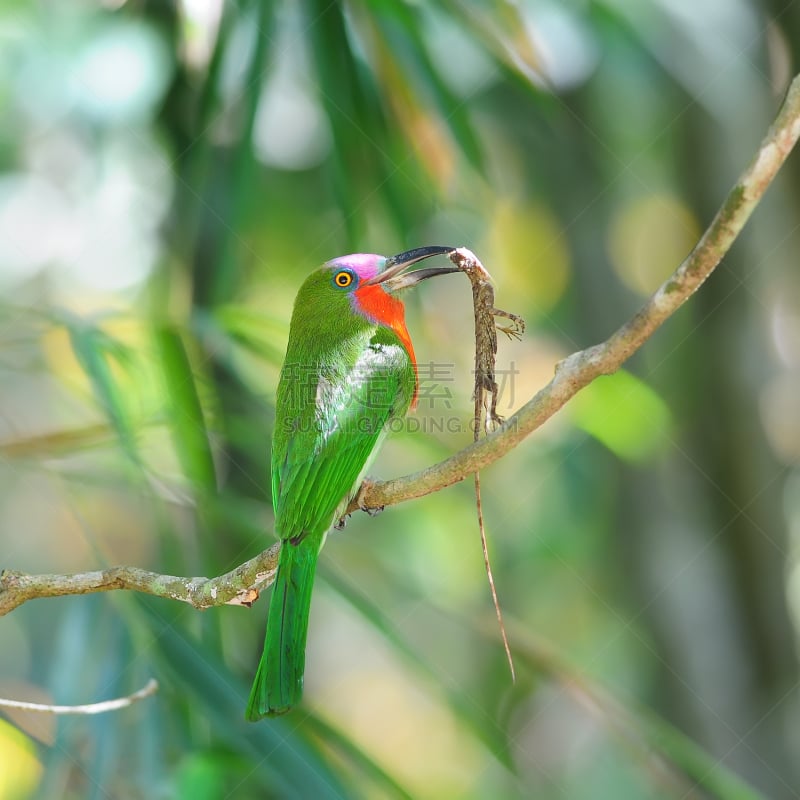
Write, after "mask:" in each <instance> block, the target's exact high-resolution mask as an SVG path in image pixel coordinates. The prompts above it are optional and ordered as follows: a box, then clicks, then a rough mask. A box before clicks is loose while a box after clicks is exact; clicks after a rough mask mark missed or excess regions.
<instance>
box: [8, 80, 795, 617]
mask: <svg viewBox="0 0 800 800" xmlns="http://www.w3.org/2000/svg"><path fill="white" fill-rule="evenodd" d="M798 137H800V76H797V77H795V79H794V80H793V81H792V83H791V85H790V87H789V91H788V93H787V95H786V98H785V100H784V102H783V105H782V106H781V109H780V111H779V112H778V115H777V117H776V118H775V121H774V122H773V124H772V125H771V127H770V129H769V131H768V132H767V135H766V136H765V137H764V140H763V141H762V143H761V145H760V147H759V149H758V151H757V152H756V154H755V157H754V158H753V160H752V162H751V163H750V165H749V166H748V167H747V169H746V170H745V171H744V172H743V173H742V175H741V177H740V178H739V180H738V182H737V183H736V185H735V186H734V187H733V189H732V190H731V191H730V193H729V194H728V197H727V198H726V199H725V202H724V203H723V205H722V207H721V208H720V210H719V211H718V213H717V215H716V216H715V217H714V220H713V221H712V223H711V225H710V226H709V227H708V229H707V230H706V232H705V233H704V234H703V236H702V238H701V239H700V241H699V242H698V243H697V245H696V246H695V248H694V249H693V250H692V252H691V253H690V254H689V255H688V256H687V258H686V259H685V260H684V262H683V263H682V264H681V265H680V266H679V267H678V268H677V269H676V270H675V272H674V273H673V275H672V276H671V277H670V278H669V279H668V280H667V281H665V282H664V284H663V285H662V286H661V287H659V289H658V290H657V291H656V292H655V294H653V296H652V297H651V298H650V299H649V300H648V301H647V302H646V303H645V304H644V306H642V308H641V309H640V310H639V311H638V312H637V313H636V314H635V315H634V316H633V317H632V318H631V319H630V320H629V321H628V322H626V323H625V324H624V325H622V327H620V328H619V329H618V330H617V331H616V332H615V333H614V334H613V335H612V336H611V337H610V338H608V339H607V340H606V341H605V342H603V343H602V344H598V345H595V346H593V347H590V348H588V349H586V350H581V351H580V352H578V353H573V354H572V355H571V356H569V357H568V358H565V359H564V360H563V361H561V362H560V363H559V364H558V365H557V366H556V374H555V377H554V378H553V380H551V381H550V383H548V384H547V386H545V387H544V388H543V389H541V390H540V391H539V392H537V394H536V395H535V396H534V397H533V398H531V400H529V401H528V402H527V403H526V404H525V405H524V406H523V407H522V408H521V409H520V410H519V411H518V412H517V413H516V414H514V415H513V416H511V417H509V418H508V419H507V420H506V421H505V422H504V423H503V425H501V426H500V427H499V428H497V429H496V430H495V431H494V432H493V433H491V434H490V435H488V436H486V437H485V438H483V439H481V440H479V441H477V442H474V443H473V444H471V445H469V446H468V447H466V448H464V449H463V450H461V451H460V452H458V453H456V454H455V455H453V456H451V457H450V458H448V459H446V460H444V461H442V462H440V463H438V464H434V465H433V466H431V467H428V468H427V469H424V470H422V471H420V472H415V473H413V474H412V475H406V476H404V477H401V478H395V479H394V480H389V481H368V482H365V484H364V485H363V486H362V488H361V490H360V491H359V493H358V496H357V498H356V500H354V501H353V503H352V504H351V507H350V509H349V511H356V510H358V509H359V508H366V509H372V508H379V507H381V506H388V505H394V504H395V503H400V502H403V501H405V500H411V499H413V498H416V497H422V496H423V495H426V494H431V493H432V492H436V491H439V490H440V489H443V488H444V487H446V486H450V485H452V484H454V483H457V482H459V481H461V480H463V479H464V478H466V477H468V476H470V475H473V474H474V473H475V472H477V471H478V470H481V469H484V468H485V467H487V466H489V465H490V464H491V463H493V462H494V461H497V459H499V458H502V457H503V456H504V455H505V454H506V453H508V452H509V451H510V450H512V449H514V448H515V447H516V446H517V445H518V444H519V443H520V442H521V441H522V440H523V439H524V438H526V437H527V436H529V435H530V434H531V433H532V432H533V431H535V430H536V429H537V428H538V427H540V426H541V425H542V424H543V423H544V422H546V421H547V420H548V419H550V417H552V416H553V415H554V414H555V413H556V412H557V411H558V410H559V409H560V408H561V407H562V406H563V405H564V404H565V403H566V402H567V401H568V400H569V399H570V398H572V397H573V396H574V395H575V394H576V393H577V392H578V391H580V390H581V389H582V388H583V387H584V386H587V385H588V384H589V383H591V382H592V381H593V380H594V379H595V378H597V377H599V376H600V375H610V374H611V373H613V372H616V371H617V370H618V369H619V368H620V366H621V365H622V364H623V363H624V362H625V361H626V360H627V359H629V358H630V357H631V356H632V355H633V354H634V353H635V352H636V351H637V350H638V349H639V348H640V347H641V346H642V345H643V344H644V343H645V342H646V341H647V340H648V339H649V338H650V336H651V335H652V334H653V332H654V331H655V330H657V329H658V328H659V327H660V326H661V325H663V324H664V322H665V321H666V320H667V319H668V318H669V317H670V316H671V315H672V314H674V313H675V311H677V310H678V308H680V307H681V306H682V305H683V304H684V303H685V302H686V301H687V300H688V299H689V298H690V297H691V296H692V294H694V292H695V291H696V290H697V289H698V288H699V287H700V285H701V284H702V283H703V281H705V279H706V278H707V277H708V276H709V275H710V274H711V273H712V272H713V271H714V269H715V268H716V267H717V265H718V264H719V263H720V261H721V260H722V258H723V256H724V255H725V254H726V253H727V252H728V250H729V249H730V247H731V245H732V244H733V242H734V241H735V239H736V237H737V236H738V235H739V234H740V233H741V231H742V229H743V228H744V226H745V223H746V222H747V220H748V219H749V218H750V215H751V214H752V213H753V210H754V209H755V208H756V206H757V205H758V203H759V202H760V201H761V198H762V197H763V195H764V193H765V192H766V190H767V187H768V186H769V185H770V183H771V182H772V180H773V178H774V177H775V175H776V174H777V172H778V170H779V169H780V167H781V166H782V165H783V163H784V161H785V160H786V158H787V157H788V155H789V153H790V152H791V150H792V148H793V147H794V146H795V144H796V142H797V139H798ZM278 551H279V545H277V544H275V545H273V546H272V547H270V548H269V549H268V550H265V551H264V552H263V553H261V554H259V555H258V556H256V557H255V558H253V559H251V560H250V561H247V562H245V563H244V564H242V565H240V566H239V567H237V568H236V569H234V570H232V571H231V572H227V573H225V574H224V575H220V576H219V577H216V578H180V577H176V576H172V575H159V574H157V573H154V572H148V571H146V570H141V569H137V568H135V567H112V568H111V569H107V570H101V571H95V572H87V573H81V574H76V575H25V574H22V573H19V572H12V571H9V570H7V571H4V572H2V573H0V616H2V615H3V614H7V613H8V612H9V611H11V610H12V609H14V608H16V607H17V606H19V605H21V604H22V603H24V602H26V601H27V600H31V599H33V598H37V597H59V596H63V595H73V594H87V593H89V592H104V591H109V590H112V589H133V590H135V591H139V592H146V593H147V594H152V595H157V596H159V597H167V598H170V599H173V600H181V601H183V602H186V603H190V604H191V605H193V606H194V607H195V608H199V609H203V608H210V607H212V606H218V605H223V604H226V603H227V604H233V605H250V604H251V603H252V602H253V601H254V600H255V599H256V598H257V597H258V592H259V590H260V589H262V588H264V587H266V586H268V585H269V584H270V583H271V582H272V580H273V579H274V575H275V568H276V565H277V556H278Z"/></svg>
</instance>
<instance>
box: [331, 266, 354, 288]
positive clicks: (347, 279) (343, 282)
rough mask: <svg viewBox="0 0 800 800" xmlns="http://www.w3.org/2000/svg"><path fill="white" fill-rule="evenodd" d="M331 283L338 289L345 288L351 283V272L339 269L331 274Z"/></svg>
mask: <svg viewBox="0 0 800 800" xmlns="http://www.w3.org/2000/svg"><path fill="white" fill-rule="evenodd" d="M333 283H334V285H335V286H338V287H339V288H340V289H346V288H347V287H348V286H350V285H351V284H352V283H353V273H352V272H350V271H349V270H346V269H343V270H340V271H339V272H337V273H336V274H335V275H334V276H333Z"/></svg>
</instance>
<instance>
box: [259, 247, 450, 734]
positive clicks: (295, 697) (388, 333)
mask: <svg viewBox="0 0 800 800" xmlns="http://www.w3.org/2000/svg"><path fill="white" fill-rule="evenodd" d="M453 249H454V248H452V247H421V248H418V249H416V250H409V251H408V252H405V253H400V254H399V255H396V256H392V257H390V258H384V257H383V256H379V255H373V254H365V253H358V254H355V255H349V256H342V257H341V258H335V259H333V261H328V262H327V263H326V264H323V266H322V267H320V268H319V269H318V270H316V271H315V272H312V273H311V275H309V277H308V278H307V279H306V281H305V283H304V284H303V285H302V286H301V287H300V291H299V292H298V294H297V299H296V300H295V304H294V311H293V312H292V321H291V325H290V328H289V343H288V346H287V349H286V358H285V360H284V363H283V368H282V369H281V374H280V379H279V381H278V393H277V398H276V415H275V427H274V429H273V436H272V503H273V507H274V510H275V531H276V533H277V534H278V535H279V536H280V538H281V549H280V555H279V558H278V571H277V574H276V576H275V584H274V587H273V589H272V597H271V599H270V604H269V618H268V620H267V634H266V639H265V641H264V652H263V654H262V656H261V661H260V662H259V665H258V672H257V673H256V677H255V681H254V683H253V688H252V690H251V691H250V700H249V702H248V704H247V718H248V719H249V720H251V721H256V720H258V719H261V718H262V717H265V716H271V715H274V714H282V713H284V712H286V711H288V710H289V709H290V708H291V707H292V706H293V705H295V704H296V703H297V702H299V700H300V697H301V695H302V692H303V670H304V667H305V649H306V633H307V631H308V613H309V607H310V604H311V586H312V584H313V582H314V570H315V567H316V564H317V556H318V555H319V551H320V548H321V547H322V544H323V542H324V541H325V536H326V534H327V532H328V531H329V530H330V528H331V527H332V526H333V525H334V523H336V522H337V521H338V520H339V519H340V518H341V517H342V515H343V514H344V513H345V510H346V509H347V507H348V505H349V504H350V501H351V500H352V499H353V497H354V496H355V494H356V492H357V491H358V488H359V485H360V484H361V480H362V478H363V477H364V474H365V472H366V470H367V468H368V466H369V464H370V463H371V460H372V458H373V456H374V455H375V453H376V452H377V449H378V446H379V445H380V443H381V441H382V440H383V437H384V435H385V433H386V430H387V426H388V425H389V424H390V423H391V422H392V421H393V420H395V419H398V418H402V417H404V416H405V414H406V412H407V411H408V409H409V407H411V406H412V404H413V403H414V401H415V399H416V394H417V380H418V378H417V365H416V361H415V358H414V348H413V347H412V345H411V338H410V337H409V335H408V330H407V328H406V324H405V309H404V306H403V303H402V301H401V300H400V299H399V298H398V296H397V294H398V292H400V291H401V290H403V289H407V288H410V287H411V286H414V285H416V284H418V283H419V282H420V281H422V280H424V279H426V278H431V277H433V276H435V275H443V274H446V273H450V272H457V271H458V269H457V268H456V267H453V266H448V267H431V268H427V269H418V270H413V271H410V272H408V271H406V270H407V268H408V267H410V266H411V265H412V264H416V263H417V262H418V261H422V260H423V259H425V258H429V257H430V256H435V255H440V254H444V253H450V252H451V251H452V250H453Z"/></svg>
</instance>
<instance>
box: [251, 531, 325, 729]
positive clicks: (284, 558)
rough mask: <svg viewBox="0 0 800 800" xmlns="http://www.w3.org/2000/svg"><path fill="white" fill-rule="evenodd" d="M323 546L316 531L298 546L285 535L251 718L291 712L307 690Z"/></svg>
mask: <svg viewBox="0 0 800 800" xmlns="http://www.w3.org/2000/svg"><path fill="white" fill-rule="evenodd" d="M319 549H320V542H319V540H318V538H317V537H316V536H306V537H304V538H303V539H302V540H301V541H300V542H299V543H298V544H296V545H295V544H291V542H289V541H286V540H284V542H283V546H282V547H281V552H280V558H279V559H278V574H277V575H276V577H275V585H274V586H273V588H272V597H271V598H270V602H269V618H268V619H267V635H266V638H265V640H264V653H263V654H262V656H261V661H260V662H259V664H258V671H257V672H256V677H255V681H254V682H253V688H252V689H251V690H250V700H249V701H248V703H247V712H246V716H247V719H249V720H250V721H251V722H255V721H257V720H259V719H261V718H262V717H267V716H274V715H276V714H283V713H285V712H286V711H288V710H289V709H290V708H291V707H292V706H293V705H296V704H297V703H298V702H300V698H301V697H302V695H303V670H304V668H305V662H306V634H307V633H308V612H309V608H310V606H311V587H312V584H313V583H314V570H315V568H316V565H317V556H318V555H319Z"/></svg>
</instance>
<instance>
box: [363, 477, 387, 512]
mask: <svg viewBox="0 0 800 800" xmlns="http://www.w3.org/2000/svg"><path fill="white" fill-rule="evenodd" d="M374 485H375V481H371V480H370V479H369V478H364V480H363V481H361V486H359V488H358V493H357V494H356V503H357V505H358V508H359V510H360V511H364V512H366V513H367V514H369V515H370V516H371V517H374V516H376V515H377V514H380V513H381V511H383V509H384V506H369V505H367V503H366V496H367V493H368V492H369V490H370V489H371V488H372V487H373V486H374Z"/></svg>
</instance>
